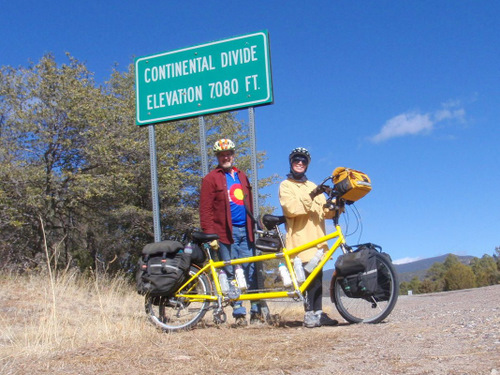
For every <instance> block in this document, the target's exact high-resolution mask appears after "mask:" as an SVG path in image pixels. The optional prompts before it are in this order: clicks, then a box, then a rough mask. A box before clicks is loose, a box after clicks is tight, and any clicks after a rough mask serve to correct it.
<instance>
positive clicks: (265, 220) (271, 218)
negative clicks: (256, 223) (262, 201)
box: [262, 215, 286, 230]
mask: <svg viewBox="0 0 500 375" xmlns="http://www.w3.org/2000/svg"><path fill="white" fill-rule="evenodd" d="M285 221H286V218H285V217H284V216H275V215H264V216H262V224H264V226H265V227H266V229H268V230H271V229H273V228H274V227H275V226H276V225H280V224H283V223H284V222H285Z"/></svg>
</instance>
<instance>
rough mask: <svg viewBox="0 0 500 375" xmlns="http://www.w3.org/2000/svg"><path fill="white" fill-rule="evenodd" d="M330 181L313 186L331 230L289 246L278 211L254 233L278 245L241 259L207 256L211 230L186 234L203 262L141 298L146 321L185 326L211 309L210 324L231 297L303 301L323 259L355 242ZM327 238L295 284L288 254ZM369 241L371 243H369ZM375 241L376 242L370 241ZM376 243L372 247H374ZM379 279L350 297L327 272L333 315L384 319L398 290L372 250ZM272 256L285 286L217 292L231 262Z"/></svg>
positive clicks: (387, 264) (220, 319)
mask: <svg viewBox="0 0 500 375" xmlns="http://www.w3.org/2000/svg"><path fill="white" fill-rule="evenodd" d="M329 180H332V176H329V177H327V178H326V179H325V180H324V181H323V182H322V183H321V184H320V185H319V186H322V187H323V188H324V190H325V193H326V194H327V195H328V197H327V205H326V207H328V208H329V209H330V210H335V215H334V217H333V219H332V220H333V224H334V228H335V229H334V230H333V231H332V232H331V233H329V234H327V235H325V236H323V237H321V238H318V239H315V240H314V241H311V242H308V243H306V244H304V245H302V246H298V247H295V248H292V249H287V248H285V246H284V244H283V239H282V237H281V234H280V230H279V228H278V226H279V225H280V224H283V223H284V222H285V218H284V217H283V216H274V215H264V216H263V218H262V220H261V221H262V224H263V227H264V228H262V229H260V230H258V231H257V233H258V235H260V236H270V235H271V236H275V235H276V234H277V235H278V238H279V240H280V241H281V243H282V244H283V246H282V248H281V249H280V250H279V251H277V252H274V253H263V254H261V255H256V256H252V257H247V258H239V259H233V260H230V261H218V260H215V259H214V257H213V256H212V253H211V249H210V246H209V243H210V242H211V241H213V240H215V239H218V236H217V235H216V234H206V233H202V232H194V233H192V235H191V236H192V241H193V242H194V243H196V244H198V245H199V246H200V247H201V248H202V249H203V251H204V252H205V253H206V256H207V259H208V261H207V262H206V264H204V265H203V266H201V267H200V266H197V265H194V264H192V265H191V267H190V270H189V274H188V276H187V279H186V281H185V282H184V284H183V285H182V286H181V287H179V288H178V290H177V291H176V292H175V293H173V294H172V295H171V296H169V297H161V298H158V297H150V296H147V295H146V297H145V309H146V313H147V314H148V316H149V318H150V320H151V322H153V324H155V325H156V326H157V327H159V328H161V329H162V330H164V331H167V332H173V331H177V330H185V329H190V328H192V327H194V326H195V325H196V324H197V323H199V322H200V321H201V320H202V319H203V317H204V316H205V314H206V313H207V312H208V311H209V310H211V311H213V320H214V322H215V323H216V324H221V323H224V322H226V314H225V312H224V307H227V306H228V305H230V304H231V303H233V302H236V301H258V300H272V299H290V300H295V301H304V294H305V292H306V290H307V288H308V287H309V285H310V284H311V282H312V281H313V280H314V278H315V277H316V276H317V275H318V273H319V272H320V270H322V269H323V267H324V266H325V264H326V262H327V261H328V260H329V259H331V257H332V255H333V254H334V253H335V251H337V250H338V249H340V250H341V251H342V252H343V253H344V254H348V253H350V252H354V251H355V250H356V248H357V247H358V246H361V245H355V246H349V245H347V243H346V240H345V237H344V234H343V233H342V229H341V227H340V225H339V217H340V215H342V213H343V212H344V209H345V205H346V203H347V204H348V203H349V202H348V201H346V200H345V199H343V198H341V194H339V192H338V191H337V190H336V189H335V187H329V186H328V185H326V183H327V182H328V181H329ZM330 240H333V241H334V242H333V245H332V246H331V247H330V248H329V250H328V251H326V252H325V254H324V256H323V257H322V259H321V260H320V261H319V263H318V264H317V265H316V267H315V268H314V269H313V270H312V271H311V272H310V273H309V274H308V275H307V277H306V278H305V280H304V281H303V282H302V283H300V282H299V281H298V280H297V275H296V273H295V270H294V266H293V258H294V257H295V256H296V255H297V254H298V253H300V252H302V251H305V250H307V249H310V248H313V247H315V246H316V245H318V244H320V243H323V242H327V241H330ZM370 245H371V244H370ZM375 246H376V245H375ZM376 247H377V248H379V247H378V246H376ZM375 258H376V264H377V273H378V275H380V276H379V278H380V277H381V276H383V280H382V281H381V280H380V279H379V283H380V284H382V285H381V286H382V287H383V289H384V290H385V292H384V295H383V296H380V295H379V294H375V293H373V294H371V295H368V296H363V297H362V298H360V297H359V296H358V297H353V296H352V295H350V294H349V292H348V291H347V290H346V285H345V278H344V277H341V276H338V275H337V274H336V272H334V273H333V276H332V279H331V282H330V299H331V301H332V302H333V303H334V304H335V307H336V309H337V311H338V312H339V314H340V315H341V316H342V317H343V318H344V319H345V320H346V321H347V322H349V323H379V322H381V321H382V320H384V319H385V318H386V317H387V316H388V315H389V314H390V313H391V312H392V310H393V309H394V306H395V305H396V302H397V299H398V294H399V283H398V278H397V273H396V271H395V269H394V266H393V265H392V262H391V261H390V258H389V259H388V257H387V255H386V254H385V253H378V254H376V256H375ZM273 259H278V260H280V261H281V262H283V263H284V264H285V265H286V267H287V269H288V272H289V274H290V277H291V280H292V283H291V285H290V286H289V287H284V286H282V287H280V288H273V289H257V290H243V291H241V290H239V289H236V290H232V292H231V293H225V294H224V293H223V291H222V289H221V283H220V280H219V272H218V271H219V270H220V269H221V268H222V267H224V266H227V265H232V266H236V265H238V264H244V263H251V262H253V263H257V262H265V261H269V260H273Z"/></svg>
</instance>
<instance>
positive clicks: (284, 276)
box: [278, 263, 292, 287]
mask: <svg viewBox="0 0 500 375" xmlns="http://www.w3.org/2000/svg"><path fill="white" fill-rule="evenodd" d="M278 270H279V271H280V275H281V280H283V285H284V286H285V287H288V286H290V285H292V278H291V277H290V273H289V272H288V269H287V268H286V266H285V265H284V264H283V263H280V264H279V266H278Z"/></svg>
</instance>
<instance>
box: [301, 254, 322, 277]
mask: <svg viewBox="0 0 500 375" xmlns="http://www.w3.org/2000/svg"><path fill="white" fill-rule="evenodd" d="M321 258H323V249H318V251H316V254H314V256H313V258H312V259H311V260H310V261H309V262H307V264H306V266H305V267H304V269H305V270H306V271H307V272H308V273H311V272H312V270H313V269H314V268H315V267H316V266H317V265H318V263H319V261H320V260H321Z"/></svg>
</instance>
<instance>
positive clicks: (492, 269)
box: [471, 254, 500, 286]
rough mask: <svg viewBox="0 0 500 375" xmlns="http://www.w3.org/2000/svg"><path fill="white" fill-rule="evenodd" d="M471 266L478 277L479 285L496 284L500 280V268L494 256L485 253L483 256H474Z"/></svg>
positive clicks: (477, 282)
mask: <svg viewBox="0 0 500 375" xmlns="http://www.w3.org/2000/svg"><path fill="white" fill-rule="evenodd" d="M471 268H472V271H473V272H474V275H475V277H476V284H477V286H486V285H494V284H497V283H499V282H500V270H499V269H498V264H497V262H496V261H495V259H494V258H493V257H492V256H489V255H486V254H485V255H483V257H482V258H480V259H479V258H474V259H473V260H472V262H471Z"/></svg>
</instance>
